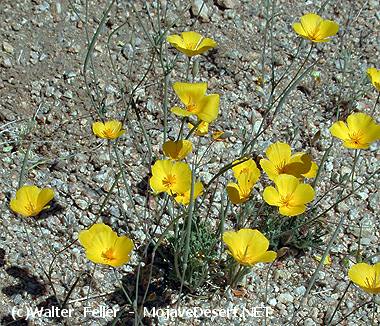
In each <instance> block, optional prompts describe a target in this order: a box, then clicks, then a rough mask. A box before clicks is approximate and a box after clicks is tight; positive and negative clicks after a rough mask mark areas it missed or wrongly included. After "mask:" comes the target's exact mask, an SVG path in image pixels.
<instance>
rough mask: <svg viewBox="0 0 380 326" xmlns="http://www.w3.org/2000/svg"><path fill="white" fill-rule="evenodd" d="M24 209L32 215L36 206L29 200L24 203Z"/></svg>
mask: <svg viewBox="0 0 380 326" xmlns="http://www.w3.org/2000/svg"><path fill="white" fill-rule="evenodd" d="M25 209H26V211H27V212H28V213H29V214H30V215H32V214H34V213H35V212H36V206H35V205H34V204H33V203H31V202H28V203H27V204H26V206H25Z"/></svg>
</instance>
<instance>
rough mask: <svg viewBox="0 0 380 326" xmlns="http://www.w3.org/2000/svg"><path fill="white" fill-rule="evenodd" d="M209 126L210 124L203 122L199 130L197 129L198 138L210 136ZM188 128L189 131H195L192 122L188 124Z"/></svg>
mask: <svg viewBox="0 0 380 326" xmlns="http://www.w3.org/2000/svg"><path fill="white" fill-rule="evenodd" d="M208 125H209V123H208V122H206V121H202V122H201V123H200V124H199V125H198V127H197V129H195V134H196V135H197V136H204V135H207V134H208ZM187 126H188V127H189V129H190V130H191V129H193V128H194V125H192V124H191V123H190V122H189V123H188V124H187Z"/></svg>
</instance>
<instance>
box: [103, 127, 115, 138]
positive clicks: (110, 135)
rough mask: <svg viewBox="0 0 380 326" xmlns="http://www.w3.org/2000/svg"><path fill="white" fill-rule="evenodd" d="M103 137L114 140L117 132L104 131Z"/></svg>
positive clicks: (111, 130)
mask: <svg viewBox="0 0 380 326" xmlns="http://www.w3.org/2000/svg"><path fill="white" fill-rule="evenodd" d="M103 135H104V136H105V137H106V138H112V137H113V136H114V135H115V130H113V129H109V128H107V129H104V130H103Z"/></svg>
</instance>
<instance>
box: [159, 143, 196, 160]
mask: <svg viewBox="0 0 380 326" xmlns="http://www.w3.org/2000/svg"><path fill="white" fill-rule="evenodd" d="M162 150H163V152H164V154H165V156H166V157H169V158H171V159H172V160H182V159H184V158H185V157H186V156H187V155H189V154H190V152H191V151H192V150H193V144H192V143H191V141H190V140H177V141H173V140H168V141H167V142H165V143H164V145H163V146H162Z"/></svg>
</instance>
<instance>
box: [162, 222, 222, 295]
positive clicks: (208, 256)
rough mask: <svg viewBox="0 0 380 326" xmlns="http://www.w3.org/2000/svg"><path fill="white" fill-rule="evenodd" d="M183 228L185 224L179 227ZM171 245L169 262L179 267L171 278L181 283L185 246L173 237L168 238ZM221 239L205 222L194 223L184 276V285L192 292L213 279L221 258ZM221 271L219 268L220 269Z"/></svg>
mask: <svg viewBox="0 0 380 326" xmlns="http://www.w3.org/2000/svg"><path fill="white" fill-rule="evenodd" d="M182 228H183V224H180V225H179V229H182ZM167 240H168V242H169V244H170V250H169V253H170V256H171V257H169V260H170V261H172V262H173V265H174V266H177V270H173V275H169V277H170V278H175V279H177V281H181V278H182V274H183V269H184V254H185V250H186V248H185V246H184V245H182V246H181V243H180V241H179V239H178V237H176V236H174V235H172V236H169V237H168V239H167ZM218 243H219V238H216V237H215V231H214V230H212V228H211V226H210V225H209V224H207V223H205V222H200V223H199V224H197V223H195V221H193V223H192V228H191V235H190V247H189V249H190V251H189V258H188V262H187V268H186V272H185V275H184V285H185V286H186V287H187V288H188V289H189V290H191V291H193V290H196V289H197V288H198V287H200V286H201V285H202V284H204V282H205V281H206V280H208V279H209V278H210V277H212V274H213V271H214V270H215V268H214V267H217V266H216V261H217V259H218V257H219V255H218V251H217V250H216V248H217V245H218ZM218 269H219V268H218Z"/></svg>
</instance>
